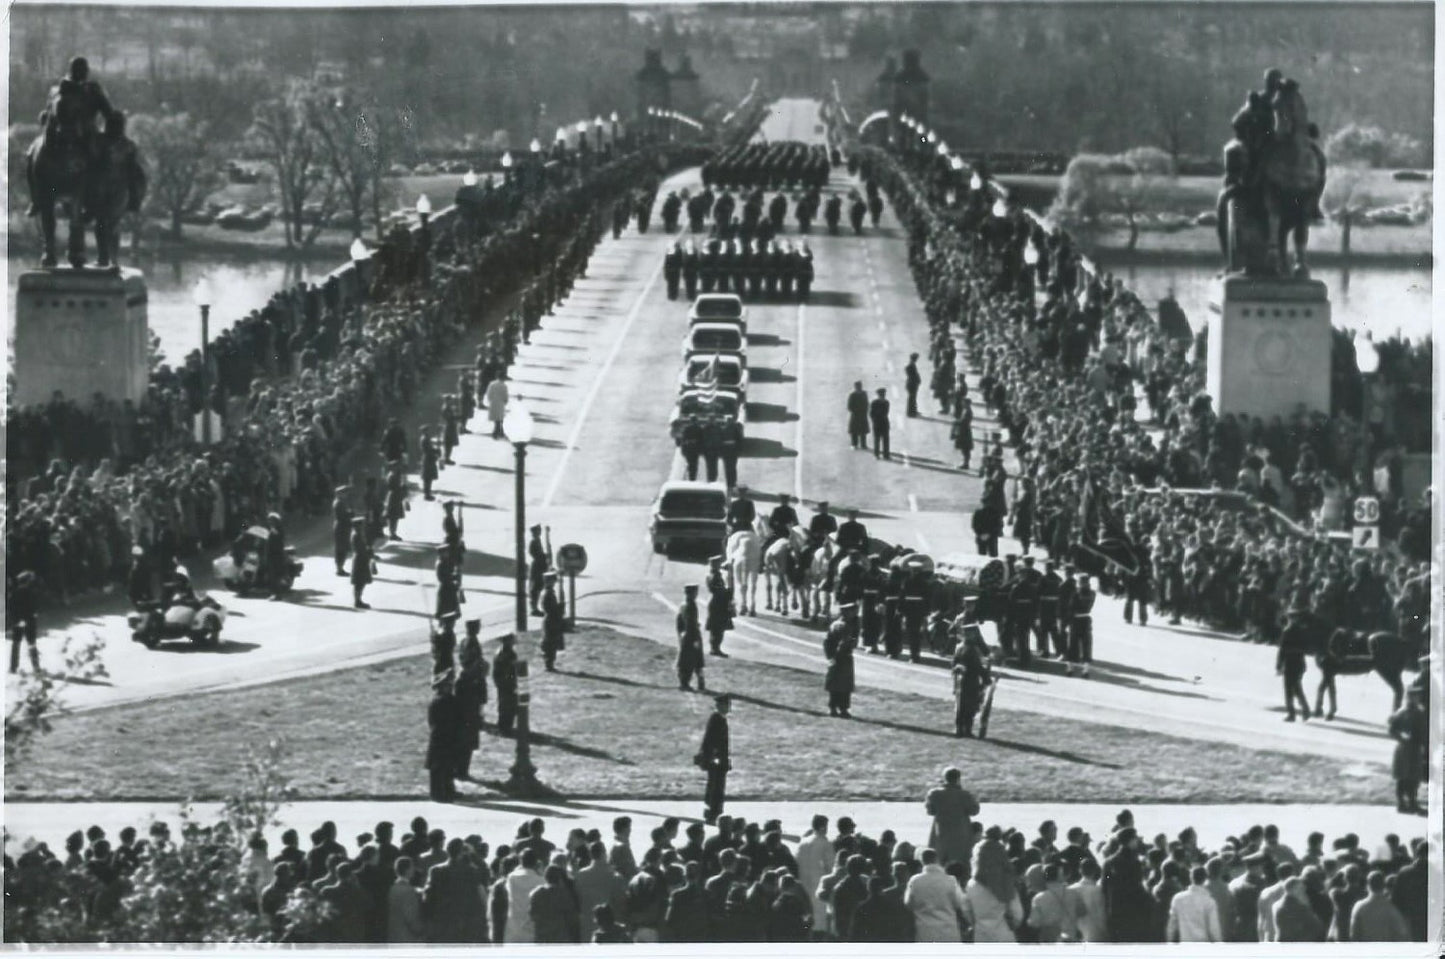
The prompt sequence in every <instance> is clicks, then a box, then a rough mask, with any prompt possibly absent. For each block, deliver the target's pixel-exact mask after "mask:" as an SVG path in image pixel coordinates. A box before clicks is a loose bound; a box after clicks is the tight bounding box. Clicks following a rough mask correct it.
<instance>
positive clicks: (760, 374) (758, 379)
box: [748, 366, 798, 383]
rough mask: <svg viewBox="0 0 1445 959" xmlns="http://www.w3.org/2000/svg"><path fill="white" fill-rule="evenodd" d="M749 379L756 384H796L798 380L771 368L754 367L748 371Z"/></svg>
mask: <svg viewBox="0 0 1445 959" xmlns="http://www.w3.org/2000/svg"><path fill="white" fill-rule="evenodd" d="M748 378H749V379H750V380H752V381H753V382H754V383H796V382H797V381H798V378H797V377H796V376H790V375H788V374H787V373H784V372H783V371H782V370H778V369H774V368H773V367H771V366H754V367H751V368H750V369H749V371H748Z"/></svg>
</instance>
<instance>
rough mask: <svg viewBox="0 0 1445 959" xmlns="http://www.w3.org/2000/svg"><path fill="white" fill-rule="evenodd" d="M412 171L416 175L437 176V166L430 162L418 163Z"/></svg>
mask: <svg viewBox="0 0 1445 959" xmlns="http://www.w3.org/2000/svg"><path fill="white" fill-rule="evenodd" d="M411 172H412V173H413V174H415V175H416V176H436V174H437V168H436V167H435V166H434V165H432V164H430V163H418V164H417V165H416V168H415V169H413V170H412V171H411Z"/></svg>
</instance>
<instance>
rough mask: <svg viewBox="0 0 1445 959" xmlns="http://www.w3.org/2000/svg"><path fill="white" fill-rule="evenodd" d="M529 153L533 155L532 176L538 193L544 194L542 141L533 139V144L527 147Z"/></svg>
mask: <svg viewBox="0 0 1445 959" xmlns="http://www.w3.org/2000/svg"><path fill="white" fill-rule="evenodd" d="M527 151H528V152H529V153H531V154H532V176H533V178H534V179H533V183H534V184H535V185H536V187H537V192H538V193H541V192H542V141H541V140H539V139H537V138H536V137H532V142H531V143H529V144H528V145H527Z"/></svg>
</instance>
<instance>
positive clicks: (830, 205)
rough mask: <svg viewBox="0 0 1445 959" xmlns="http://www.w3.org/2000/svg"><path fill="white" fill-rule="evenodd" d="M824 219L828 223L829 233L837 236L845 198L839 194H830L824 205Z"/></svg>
mask: <svg viewBox="0 0 1445 959" xmlns="http://www.w3.org/2000/svg"><path fill="white" fill-rule="evenodd" d="M823 219H824V220H825V221H826V222H827V224H828V233H829V234H830V235H832V236H837V235H838V222H839V221H840V220H842V219H843V198H842V197H840V196H839V195H838V194H836V193H834V194H832V195H831V196H829V197H828V202H827V203H826V204H824V205H823Z"/></svg>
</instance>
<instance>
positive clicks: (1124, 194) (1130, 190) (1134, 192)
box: [1111, 147, 1173, 252]
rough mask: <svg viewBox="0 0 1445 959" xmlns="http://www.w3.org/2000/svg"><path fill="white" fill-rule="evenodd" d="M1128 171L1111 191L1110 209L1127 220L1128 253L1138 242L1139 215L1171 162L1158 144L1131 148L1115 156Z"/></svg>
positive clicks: (1150, 202) (1151, 200) (1150, 201)
mask: <svg viewBox="0 0 1445 959" xmlns="http://www.w3.org/2000/svg"><path fill="white" fill-rule="evenodd" d="M1118 159H1119V160H1122V161H1123V163H1124V165H1126V166H1127V167H1129V169H1130V170H1131V171H1132V172H1131V173H1129V174H1128V175H1127V176H1120V177H1119V178H1118V180H1117V181H1116V182H1115V184H1114V189H1113V190H1112V193H1111V199H1112V201H1113V206H1114V208H1115V209H1116V210H1117V211H1118V212H1119V213H1122V214H1124V217H1125V219H1127V220H1128V222H1129V246H1128V247H1127V249H1128V250H1129V251H1130V252H1133V250H1134V249H1135V248H1136V247H1137V246H1138V245H1139V214H1141V213H1143V212H1145V211H1146V210H1148V209H1149V207H1151V206H1153V205H1154V203H1155V202H1156V200H1157V197H1158V193H1159V188H1160V186H1161V184H1162V183H1163V181H1164V179H1165V177H1166V176H1168V174H1169V171H1170V170H1171V169H1172V168H1173V163H1172V161H1171V159H1170V157H1169V154H1167V153H1165V152H1164V151H1163V150H1161V149H1159V148H1158V147H1135V148H1134V149H1132V150H1130V151H1129V152H1128V153H1125V154H1123V155H1122V156H1120V157H1119V158H1118Z"/></svg>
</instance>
